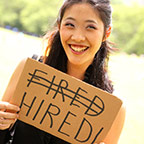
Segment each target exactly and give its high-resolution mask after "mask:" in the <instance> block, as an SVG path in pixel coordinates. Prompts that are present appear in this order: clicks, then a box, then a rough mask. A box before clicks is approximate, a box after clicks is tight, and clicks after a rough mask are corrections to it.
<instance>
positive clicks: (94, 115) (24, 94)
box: [10, 58, 122, 144]
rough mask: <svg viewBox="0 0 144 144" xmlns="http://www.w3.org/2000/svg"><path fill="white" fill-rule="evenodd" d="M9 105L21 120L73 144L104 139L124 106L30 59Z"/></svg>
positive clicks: (111, 97)
mask: <svg viewBox="0 0 144 144" xmlns="http://www.w3.org/2000/svg"><path fill="white" fill-rule="evenodd" d="M15 85H16V86H15V90H14V94H13V96H12V98H11V99H10V103H12V104H16V105H19V106H20V107H21V111H20V113H19V115H20V117H19V120H21V121H23V122H25V123H28V124H30V125H33V126H35V127H37V128H39V129H41V130H43V131H46V132H48V133H51V134H52V135H55V136H57V137H59V138H61V139H63V140H65V141H68V142H70V143H73V144H93V143H94V142H100V141H101V140H103V139H104V138H105V136H106V135H107V133H108V131H109V130H110V128H111V126H112V123H113V121H114V120H115V118H116V116H117V113H118V112H119V109H120V107H121V105H122V101H121V100H120V99H118V98H117V97H115V96H113V95H111V94H109V93H107V92H105V91H103V90H101V89H98V88H95V87H93V86H91V85H89V84H86V83H84V82H82V81H80V80H78V79H76V78H73V77H71V76H69V75H67V74H64V73H62V72H60V71H58V70H56V69H54V68H51V67H49V66H47V65H45V64H42V63H40V62H37V61H35V60H33V59H30V58H28V59H27V60H26V62H25V64H24V68H23V71H22V73H21V75H20V78H19V80H18V81H16V83H15Z"/></svg>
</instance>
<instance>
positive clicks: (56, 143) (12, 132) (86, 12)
mask: <svg viewBox="0 0 144 144" xmlns="http://www.w3.org/2000/svg"><path fill="white" fill-rule="evenodd" d="M110 33H111V6H110V1H109V0H65V1H64V3H63V5H62V7H61V9H60V12H59V16H58V19H57V27H56V30H55V31H53V32H52V33H51V34H50V35H47V36H48V37H47V38H48V45H47V49H46V51H45V56H44V57H43V63H44V64H46V65H50V66H52V67H54V68H56V69H57V70H60V71H62V72H64V73H67V74H68V75H70V76H73V77H75V78H77V79H79V80H82V81H84V82H86V83H89V84H90V85H93V86H95V87H98V88H100V89H102V90H104V91H107V92H109V93H113V86H112V84H111V82H110V80H109V77H108V74H107V60H108V55H109V52H110V50H111V47H110V46H109V43H108V41H107V38H108V37H109V35H110ZM17 76H18V74H15V77H17ZM7 95H8V97H11V93H10V90H7ZM4 109H8V110H9V109H10V110H14V111H15V112H14V113H13V117H11V118H10V116H11V115H12V114H11V113H9V112H7V111H4ZM15 109H16V110H15ZM18 110H19V109H18V108H15V106H14V105H9V103H5V102H0V129H1V131H0V137H1V139H0V143H1V144H5V143H8V142H10V143H14V144H26V143H27V144H32V143H35V144H68V142H66V141H64V140H62V139H59V138H57V137H54V136H52V135H50V134H49V133H45V132H43V131H40V130H38V129H36V128H35V127H32V126H30V125H27V124H25V123H22V122H20V121H17V122H16V123H15V121H16V118H17V117H18V115H17V113H16V112H17V111H18ZM124 118H125V109H124V107H123V106H122V107H121V109H120V111H119V113H118V115H117V117H116V119H115V121H114V123H113V125H112V127H111V129H110V131H109V133H108V134H107V136H106V137H105V138H104V139H103V140H102V141H103V142H105V143H106V144H116V143H117V142H118V139H119V136H120V133H121V130H122V127H123V123H124ZM107 121H108V120H107ZM13 124H15V125H14V127H13V128H12V129H9V128H10V126H11V125H13ZM67 124H69V123H67ZM2 130H3V131H2ZM92 143H94V142H92Z"/></svg>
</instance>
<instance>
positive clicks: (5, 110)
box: [0, 60, 26, 144]
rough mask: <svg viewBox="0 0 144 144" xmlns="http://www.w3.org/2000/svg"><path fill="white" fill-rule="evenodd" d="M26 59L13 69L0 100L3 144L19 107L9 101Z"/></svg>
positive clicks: (0, 132) (0, 143) (0, 135)
mask: <svg viewBox="0 0 144 144" xmlns="http://www.w3.org/2000/svg"><path fill="white" fill-rule="evenodd" d="M25 61H26V60H22V61H21V62H20V64H19V65H18V66H17V68H16V70H15V71H14V73H13V75H12V77H11V79H10V81H9V84H8V86H7V88H6V91H5V93H4V95H3V97H2V100H0V144H4V143H5V141H7V138H9V129H10V127H11V126H12V125H13V124H14V123H15V122H16V120H17V118H18V114H17V112H18V111H19V107H18V106H15V105H12V104H10V103H9V100H10V99H11V97H12V96H13V94H14V91H15V88H16V85H17V82H18V80H19V77H20V75H21V72H22V70H23V67H24V64H25Z"/></svg>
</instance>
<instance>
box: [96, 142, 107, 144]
mask: <svg viewBox="0 0 144 144" xmlns="http://www.w3.org/2000/svg"><path fill="white" fill-rule="evenodd" d="M95 144H105V143H104V142H100V143H95Z"/></svg>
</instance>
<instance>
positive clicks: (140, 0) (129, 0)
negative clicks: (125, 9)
mask: <svg viewBox="0 0 144 144" xmlns="http://www.w3.org/2000/svg"><path fill="white" fill-rule="evenodd" d="M123 2H124V4H126V5H133V4H138V5H144V0H123Z"/></svg>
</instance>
